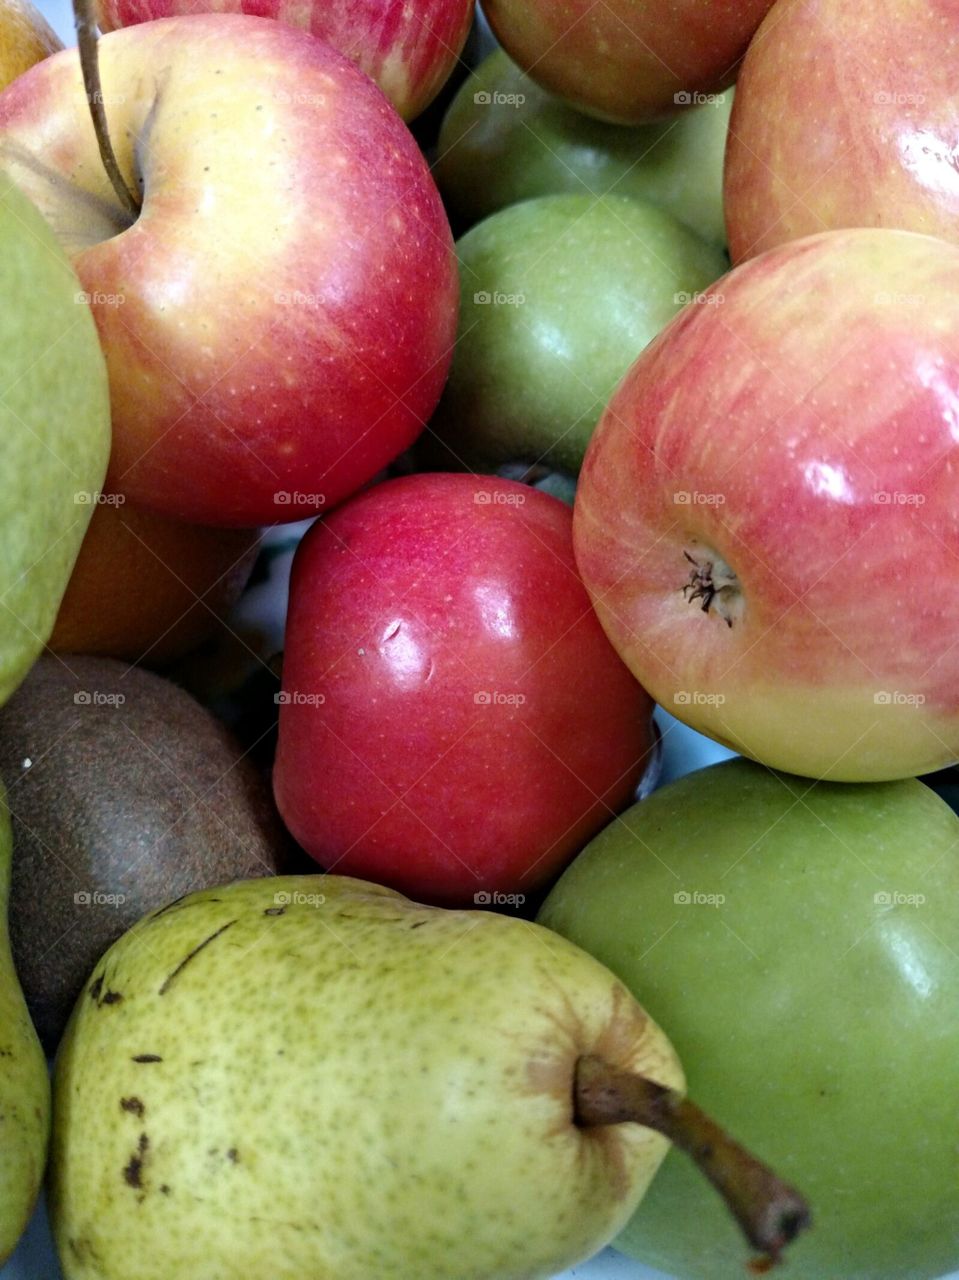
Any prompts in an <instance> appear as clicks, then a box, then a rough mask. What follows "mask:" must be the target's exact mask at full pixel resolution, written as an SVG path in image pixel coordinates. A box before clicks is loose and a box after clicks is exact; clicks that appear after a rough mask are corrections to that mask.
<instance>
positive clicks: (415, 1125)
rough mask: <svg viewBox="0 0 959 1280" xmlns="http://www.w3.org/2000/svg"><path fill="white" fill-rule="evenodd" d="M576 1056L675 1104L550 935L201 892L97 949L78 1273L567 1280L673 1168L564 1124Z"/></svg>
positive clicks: (646, 1133)
mask: <svg viewBox="0 0 959 1280" xmlns="http://www.w3.org/2000/svg"><path fill="white" fill-rule="evenodd" d="M586 1052H592V1053H601V1054H603V1055H605V1056H606V1057H608V1058H609V1059H610V1060H611V1061H613V1062H614V1063H615V1064H617V1065H621V1066H624V1067H626V1066H628V1067H632V1068H634V1069H641V1070H643V1071H645V1072H646V1073H647V1074H648V1075H650V1076H652V1077H653V1078H655V1079H657V1080H659V1081H661V1082H663V1083H664V1084H668V1085H674V1086H677V1087H682V1085H683V1079H682V1069H681V1067H680V1065H679V1062H678V1060H677V1058H676V1056H675V1054H674V1052H673V1050H672V1047H671V1046H670V1044H669V1042H668V1040H667V1039H666V1037H665V1035H664V1034H663V1032H662V1031H661V1030H660V1029H659V1028H658V1027H657V1026H656V1025H655V1024H654V1023H653V1022H652V1021H651V1020H650V1019H649V1018H648V1017H647V1016H646V1014H645V1013H644V1012H643V1011H642V1009H641V1008H640V1007H639V1005H637V1004H636V1003H635V1001H634V1000H633V999H632V997H631V996H629V994H628V993H627V992H626V989H625V988H624V987H623V986H622V985H621V984H620V983H619V981H618V980H617V979H616V978H614V977H613V975H612V974H610V973H609V972H608V970H606V969H605V968H604V967H603V966H601V965H600V964H599V963H598V962H596V961H595V960H593V959H592V958H591V957H589V956H587V955H586V953H585V952H582V951H580V950H579V949H578V948H576V947H574V946H572V945H571V944H569V943H567V942H565V941H564V940H563V939H561V938H559V937H557V936H556V935H554V934H552V933H550V932H549V931H548V930H545V929H543V928H541V927H539V926H536V925H532V924H528V923H526V922H525V921H521V920H517V919H510V918H506V917H503V916H498V915H494V914H491V913H483V912H466V911H459V912H452V911H443V910H440V909H437V908H430V907H423V906H419V905H417V904H415V903H412V902H410V901H409V900H408V899H406V898H403V897H402V896H400V895H399V894H397V893H394V892H393V891H391V890H389V889H385V888H381V887H379V886H375V885H370V884H365V883H363V882H361V881H357V880H349V879H346V878H342V877H336V876H302V877H280V878H274V879H268V880H256V881H246V882H241V883H238V884H233V885H230V886H229V887H227V888H223V889H215V890H208V891H204V892H201V893H195V894H192V895H190V896H189V897H187V898H184V899H183V900H182V901H180V902H178V903H174V904H171V906H169V907H168V908H166V909H163V910H161V911H158V912H155V913H154V914H153V915H151V916H147V917H146V918H145V919H144V920H143V921H141V922H140V924H139V925H137V926H135V927H134V928H133V929H132V930H131V931H130V932H129V933H127V934H125V935H124V937H123V938H121V939H120V940H119V941H118V942H117V943H115V944H114V946H113V947H112V948H111V949H110V950H109V951H108V952H107V954H106V955H105V956H104V958H103V959H102V960H101V962H100V963H99V964H98V965H97V967H96V969H95V971H94V973H93V974H92V976H91V978H90V980H89V982H88V983H87V985H86V987H85V990H84V992H83V994H82V995H81V997H80V1000H79V1002H78V1004H77V1007H76V1009H75V1011H74V1015H73V1018H72V1019H71V1023H70V1026H69V1028H68V1030H67V1034H66V1037H65V1039H64V1042H63V1045H62V1047H61V1051H60V1056H59V1059H58V1062H57V1069H56V1078H55V1093H54V1096H55V1103H54V1107H55V1138H54V1148H53V1155H52V1171H51V1201H52V1220H53V1225H54V1231H55V1234H56V1239H57V1245H58V1248H59V1251H60V1256H61V1260H62V1263H63V1268H64V1272H65V1275H66V1276H67V1277H68V1280H94V1277H95V1278H96V1280H130V1276H131V1275H132V1274H134V1273H135V1274H136V1276H137V1280H453V1278H455V1280H487V1278H488V1280H533V1278H534V1277H547V1276H551V1275H554V1274H555V1273H556V1272H557V1271H561V1270H563V1269H564V1268H565V1267H567V1266H570V1265H572V1264H573V1263H575V1262H577V1261H579V1260H581V1259H583V1258H584V1257H586V1256H588V1255H589V1254H591V1253H593V1252H595V1251H596V1250H598V1249H600V1248H601V1247H602V1246H603V1245H605V1244H606V1243H607V1242H608V1241H609V1240H610V1239H611V1238H612V1237H613V1235H615V1233H616V1232H617V1230H618V1229H619V1228H620V1227H621V1226H622V1225H623V1224H624V1223H625V1221H626V1220H627V1219H628V1218H629V1216H630V1214H631V1212H632V1211H633V1209H634V1208H635V1207H636V1205H637V1204H638V1202H639V1200H640V1198H641V1196H642V1194H643V1192H644V1190H645V1188H646V1186H647V1185H648V1183H649V1181H650V1180H651V1178H652V1176H653V1174H654V1173H655V1171H656V1168H657V1166H658V1165H659V1162H660V1160H661V1159H662V1156H663V1155H664V1154H665V1150H666V1143H665V1140H663V1139H662V1138H660V1137H659V1136H658V1135H657V1134H655V1133H653V1132H651V1131H650V1130H647V1129H644V1128H642V1127H640V1126H638V1125H620V1126H616V1127H615V1128H613V1127H610V1128H606V1129H594V1130H590V1131H586V1130H580V1129H578V1128H577V1127H576V1126H575V1125H574V1124H573V1123H572V1093H571V1086H572V1074H573V1066H574V1063H575V1061H576V1059H577V1057H578V1056H579V1055H580V1054H582V1053H586Z"/></svg>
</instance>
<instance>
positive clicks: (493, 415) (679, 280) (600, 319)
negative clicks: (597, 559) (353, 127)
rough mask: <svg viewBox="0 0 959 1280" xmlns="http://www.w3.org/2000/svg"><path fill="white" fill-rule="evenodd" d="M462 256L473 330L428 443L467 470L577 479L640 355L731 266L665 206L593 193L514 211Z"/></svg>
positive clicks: (465, 319) (462, 331) (463, 308)
mask: <svg viewBox="0 0 959 1280" xmlns="http://www.w3.org/2000/svg"><path fill="white" fill-rule="evenodd" d="M456 249H457V256H458V258H459V263H460V321H459V334H458V339H457V343H456V351H455V353H454V355H453V366H452V369H451V370H450V378H449V382H448V383H447V384H446V388H445V390H444V392H443V396H442V398H441V400H440V403H439V406H438V408H437V411H436V413H435V414H434V416H433V418H432V420H431V422H430V426H429V430H428V431H427V432H426V434H425V436H424V440H423V447H424V449H428V448H429V447H430V444H431V441H432V439H433V437H438V438H439V440H440V441H441V442H442V444H443V445H444V446H446V449H447V451H448V454H449V456H448V457H446V456H444V457H443V459H442V463H443V465H444V466H451V467H453V468H454V469H458V468H459V467H463V466H468V467H469V468H470V469H477V470H488V469H489V467H490V466H491V465H492V464H496V463H500V462H508V461H511V460H514V459H522V460H524V461H531V462H541V461H543V462H546V463H548V464H550V465H552V466H555V467H560V468H562V469H563V470H565V471H567V472H570V473H572V474H575V473H576V472H577V471H579V468H580V465H581V463H582V461H583V454H584V453H585V451H586V446H587V444H588V443H589V438H590V435H591V434H592V432H593V429H594V427H595V426H596V423H597V422H598V420H599V416H600V414H601V413H602V411H603V408H604V407H605V405H606V401H607V400H608V399H609V397H610V395H611V394H612V392H613V390H614V388H615V386H616V384H617V383H618V382H619V380H620V378H621V377H622V376H623V374H624V373H625V372H626V370H627V369H628V368H629V367H630V365H631V364H632V363H633V361H634V360H635V358H636V356H637V355H638V354H639V352H640V351H642V350H643V348H644V347H645V346H646V345H647V343H648V342H650V341H651V340H652V339H653V338H655V336H656V335H657V333H659V331H660V330H661V329H662V328H663V326H664V325H666V324H667V323H668V321H670V320H671V319H672V318H673V316H674V315H676V313H677V311H679V310H680V309H681V308H682V305H683V300H684V299H685V298H686V297H688V296H691V295H693V294H695V293H699V292H701V291H702V290H705V289H707V288H708V287H709V286H710V285H711V284H712V282H713V281H714V280H716V278H717V277H718V276H721V275H722V274H723V273H724V272H725V270H726V267H727V261H726V257H725V255H724V254H723V253H722V251H721V250H720V249H718V248H717V247H716V246H714V245H708V244H706V243H705V242H704V241H703V240H701V239H700V238H699V236H697V235H695V234H694V233H693V232H692V231H690V230H689V229H688V228H687V227H684V226H683V225H682V224H681V223H679V222H677V221H676V219H675V218H673V217H672V216H671V215H670V214H668V213H665V212H664V211H663V210H662V209H657V208H656V207H655V205H651V204H646V203H644V202H641V201H639V200H631V199H629V198H628V197H627V196H618V195H611V196H604V197H601V198H597V197H595V196H593V195H589V194H586V193H582V192H581V193H580V194H578V195H551V196H540V197H539V198H538V199H535V200H525V201H523V202H522V203H521V204H516V205H511V206H510V207H508V208H506V209H501V210H500V211H499V213H494V214H493V215H492V216H491V217H489V218H487V219H485V220H484V221H483V222H481V223H479V224H478V225H477V226H475V227H473V229H472V230H471V231H468V232H467V233H466V235H465V236H463V237H462V239H461V240H459V241H458V242H457V246H456ZM510 299H512V301H510Z"/></svg>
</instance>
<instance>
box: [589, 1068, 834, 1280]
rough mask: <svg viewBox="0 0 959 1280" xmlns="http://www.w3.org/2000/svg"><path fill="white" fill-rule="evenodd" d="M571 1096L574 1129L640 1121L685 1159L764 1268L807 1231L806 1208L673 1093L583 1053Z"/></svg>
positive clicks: (792, 1191) (759, 1163)
mask: <svg viewBox="0 0 959 1280" xmlns="http://www.w3.org/2000/svg"><path fill="white" fill-rule="evenodd" d="M574 1092H575V1098H574V1101H575V1118H576V1123H577V1124H578V1125H581V1126H584V1127H587V1128H590V1127H593V1126H598V1125H611V1124H625V1123H629V1122H632V1123H634V1124H642V1125H645V1126H646V1127H647V1128H648V1129H655V1130H656V1132H657V1133H661V1134H663V1136H664V1137H667V1138H668V1139H669V1140H670V1142H672V1143H674V1144H675V1146H677V1147H680V1148H681V1149H682V1150H683V1151H685V1152H686V1154H687V1155H689V1156H691V1157H692V1159H693V1160H695V1162H696V1164H697V1165H698V1167H699V1169H700V1170H701V1172H702V1173H704V1174H705V1175H706V1177H707V1178H708V1179H709V1181H710V1182H711V1183H712V1184H713V1186H714V1187H715V1188H716V1190H717V1191H718V1192H719V1194H720V1195H721V1196H722V1197H723V1199H724V1200H725V1201H726V1204H727V1206H728V1208H729V1210H730V1212H731V1213H732V1215H733V1217H734V1218H735V1219H736V1221H737V1222H738V1223H739V1225H740V1227H741V1228H742V1230H743V1233H744V1235H745V1236H746V1239H747V1240H748V1241H749V1243H750V1244H751V1245H752V1246H753V1248H754V1249H758V1250H759V1251H760V1252H761V1253H762V1254H763V1255H764V1256H765V1258H767V1259H768V1260H769V1262H770V1263H777V1262H779V1260H780V1254H781V1252H782V1250H783V1249H784V1248H785V1247H786V1245H788V1244H789V1243H790V1241H792V1240H794V1239H795V1238H796V1236H798V1235H799V1233H800V1232H801V1231H803V1230H805V1228H806V1227H808V1226H809V1223H810V1221H811V1215H810V1211H809V1205H808V1204H807V1203H806V1201H805V1200H804V1199H803V1197H802V1196H801V1195H800V1194H799V1192H798V1191H796V1190H795V1189H794V1188H793V1187H790V1186H789V1185H788V1184H787V1183H785V1182H783V1181H782V1180H781V1179H780V1178H778V1177H777V1176H776V1174H775V1173H773V1171H772V1169H770V1168H769V1167H768V1165H765V1164H763V1163H762V1161H761V1160H757V1159H756V1157H755V1156H754V1155H751V1154H750V1152H748V1151H747V1150H746V1149H745V1148H744V1147H741V1146H740V1145H739V1143H738V1142H735V1141H734V1140H733V1139H732V1138H731V1137H730V1136H729V1135H728V1134H727V1133H725V1132H724V1131H723V1130H722V1129H721V1128H720V1127H719V1125H718V1124H717V1123H716V1122H715V1120H712V1119H710V1117H709V1116H708V1115H706V1113H705V1112H704V1111H701V1110H700V1109H699V1107H697V1106H696V1104H695V1103H694V1102H690V1101H688V1099H686V1098H684V1097H683V1096H682V1095H681V1094H679V1093H677V1092H676V1091H675V1090H674V1089H667V1088H666V1087H665V1086H664V1085H661V1084H656V1083H655V1081H653V1080H647V1079H646V1077H645V1076H641V1075H636V1074H634V1073H633V1072H630V1071H621V1070H619V1068H617V1067H613V1066H611V1065H610V1064H609V1063H608V1062H606V1061H604V1060H603V1059H602V1058H599V1057H595V1056H592V1055H588V1056H585V1057H582V1058H580V1059H579V1061H578V1062H577V1064H576V1080H575V1086H574Z"/></svg>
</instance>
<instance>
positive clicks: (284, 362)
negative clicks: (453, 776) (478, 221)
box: [0, 14, 458, 525]
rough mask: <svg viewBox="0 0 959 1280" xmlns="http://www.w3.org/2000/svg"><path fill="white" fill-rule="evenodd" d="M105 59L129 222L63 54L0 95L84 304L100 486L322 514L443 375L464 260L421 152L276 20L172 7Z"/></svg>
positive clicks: (152, 505) (25, 174)
mask: <svg viewBox="0 0 959 1280" xmlns="http://www.w3.org/2000/svg"><path fill="white" fill-rule="evenodd" d="M99 53H100V70H101V78H102V93H103V101H104V106H105V109H106V112H107V116H108V122H109V128H110V133H111V136H112V140H113V143H114V146H115V148H116V150H117V152H118V159H119V164H120V167H121V170H122V172H123V174H124V176H125V179H126V182H127V185H128V186H129V187H130V188H131V189H133V190H138V191H139V192H141V194H142V209H141V211H140V213H139V216H138V217H136V219H135V220H134V221H133V222H132V225H131V220H130V218H129V216H128V215H127V214H126V212H125V211H124V209H123V208H122V206H121V204H120V201H119V200H118V198H117V196H116V194H115V193H114V190H113V188H112V186H111V185H110V182H109V181H108V178H107V175H106V173H105V170H104V167H103V165H102V163H101V161H100V157H99V154H98V150H97V142H96V138H95V136H94V132H93V128H92V127H91V122H90V111H89V103H88V100H87V96H86V93H85V91H84V87H83V81H82V78H81V72H80V62H79V57H78V55H77V52H76V50H70V51H68V52H64V53H60V54H55V55H54V56H53V57H52V58H48V59H47V60H46V61H45V62H43V63H41V64H40V65H39V66H36V67H34V68H33V69H32V70H31V71H29V72H27V74H26V75H24V76H21V77H20V79H19V80H17V81H15V82H14V83H13V84H12V85H10V86H9V87H8V88H7V89H6V90H5V91H4V92H3V93H2V94H0V162H2V164H3V166H4V167H5V168H6V170H7V171H8V172H9V174H10V176H11V177H12V178H13V180H14V181H15V182H16V183H17V184H18V185H19V186H20V187H22V189H23V190H24V191H25V192H26V194H27V195H28V196H29V197H30V198H31V199H32V200H33V201H34V203H35V204H36V205H37V206H38V207H39V208H40V210H41V212H42V213H43V214H44V215H45V216H46V218H47V220H48V221H49V222H50V223H51V225H52V226H53V227H54V229H55V230H56V233H57V235H58V237H59V239H60V241H61V243H62V244H63V245H64V246H65V247H66V249H67V250H68V252H69V253H70V255H71V257H72V259H73V263H74V266H75V268H76V270H77V273H78V274H79V276H80V278H81V280H82V282H83V286H84V289H85V290H86V292H87V294H88V297H89V301H90V304H91V306H92V309H93V314H94V317H95V319H96V322H97V325H98V328H99V333H100V339H101V342H102V345H103V349H104V353H105V355H106V359H107V366H108V369H109V375H110V391H111V410H112V416H113V454H112V458H111V465H110V475H109V487H110V489H111V491H114V492H119V493H122V494H124V495H125V496H126V497H128V498H129V499H130V500H131V501H133V502H135V503H137V504H138V505H140V506H143V507H145V508H148V509H150V510H154V511H157V512H158V513H160V514H163V515H167V516H170V517H173V518H178V519H182V520H188V521H192V522H195V523H198V524H225V525H229V524H232V525H256V524H271V523H273V522H275V521H277V520H296V519H300V518H302V517H303V516H304V515H315V514H316V512H317V511H318V510H320V509H324V508H328V507H330V506H332V505H334V504H335V503H336V502H338V501H340V500H341V499H342V498H344V497H346V496H347V495H348V494H349V493H351V492H353V491H354V490H355V489H357V488H359V487H360V486H361V485H362V484H364V483H365V482H366V481H367V480H369V479H370V478H371V477H372V476H373V475H374V474H375V473H376V472H377V471H378V470H379V469H380V468H381V467H383V466H384V465H385V464H386V463H387V462H389V461H390V459H391V458H393V457H395V456H396V455H397V454H398V453H400V452H401V451H402V450H403V449H405V448H406V447H407V446H408V445H409V444H410V443H411V442H412V440H413V439H414V438H415V436H416V435H417V434H418V433H419V431H420V430H421V428H422V426H423V423H424V422H425V420H426V419H427V417H428V416H429V414H430V413H431V411H432V409H433V407H434V405H435V403H436V400H437V399H438V397H439V393H440V390H441V388H442V385H443V382H444V380H445V377H446V370H447V365H448V363H449V358H450V354H451V347H452V343H453V338H454V334H455V329H456V309H457V294H458V290H457V281H456V268H455V259H454V254H453V245H452V237H451V235H450V231H449V225H448V223H447V220H446V215H445V214H444V212H443V208H442V204H441V202H440V198H439V194H438V192H437V190H436V187H435V185H434V183H433V180H432V178H431V177H430V174H429V170H428V168H427V165H426V162H425V160H424V159H423V157H422V155H421V154H420V152H419V150H418V149H417V147H416V144H415V143H414V141H413V139H412V137H411V136H410V134H409V131H408V130H407V128H406V127H405V125H404V124H403V122H402V121H401V120H400V118H399V116H398V115H397V114H396V112H395V111H394V110H393V108H392V107H391V106H390V104H389V103H388V102H387V100H386V99H385V98H384V97H383V95H382V94H381V92H380V91H379V89H377V88H376V86H375V85H373V84H372V83H371V82H370V80H369V79H368V78H367V77H366V76H364V75H363V74H362V73H361V72H360V71H358V70H357V68H356V67H355V66H354V64H353V63H352V62H350V61H349V60H348V59H347V58H345V57H343V55H342V54H340V53H337V52H336V51H335V50H334V49H332V48H331V47H330V46H328V45H326V44H324V43H323V42H322V41H320V40H316V39H314V38H313V37H312V36H310V35H308V34H307V33H306V32H304V31H297V30H294V29H293V28H292V27H289V26H286V25H284V24H283V23H279V22H273V21H270V20H268V19H265V18H252V17H245V16H241V15H236V14H203V15H199V16H195V17H180V18H166V19H161V20H159V21H157V22H150V23H144V24H141V25H139V26H134V27H130V28H128V29H126V30H123V31H117V32H113V33H112V34H110V35H107V36H105V37H103V39H102V40H101V41H100V47H99Z"/></svg>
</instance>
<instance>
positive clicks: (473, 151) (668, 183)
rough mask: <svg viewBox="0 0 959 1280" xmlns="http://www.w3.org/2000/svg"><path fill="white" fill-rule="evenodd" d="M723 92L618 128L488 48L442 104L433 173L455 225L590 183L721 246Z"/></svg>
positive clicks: (583, 189)
mask: <svg viewBox="0 0 959 1280" xmlns="http://www.w3.org/2000/svg"><path fill="white" fill-rule="evenodd" d="M483 95H489V98H488V100H485V99H484V97H483ZM478 96H479V98H480V100H479V101H477V97H478ZM732 97H733V94H732V90H730V91H729V92H728V93H726V94H724V95H722V99H721V100H720V101H718V102H717V103H716V104H714V105H705V106H701V107H696V108H695V109H693V110H691V111H687V112H684V114H683V115H681V116H679V117H677V118H676V119H675V120H668V121H659V122H657V123H654V124H647V125H638V126H636V127H635V128H632V129H630V128H624V127H623V126H622V125H614V124H606V123H605V122H604V121H602V120H595V119H592V118H591V117H590V116H585V115H583V113H582V112H581V111H575V110H573V108H572V107H568V106H567V105H566V103H565V102H563V101H562V100H561V99H560V98H557V97H556V96H555V95H554V94H551V93H548V92H547V91H546V90H545V89H541V88H540V86H539V85H538V84H537V83H536V82H535V81H534V80H532V79H530V77H529V76H528V75H525V74H524V73H523V72H522V71H520V69H519V67H517V66H516V65H515V64H514V63H512V62H510V60H509V58H508V57H507V56H506V54H505V53H504V52H503V50H502V49H497V50H496V51H495V52H494V53H491V54H490V55H489V57H487V58H486V59H484V61H483V62H482V63H481V65H480V66H478V67H477V68H476V70H475V71H474V72H473V74H472V75H471V76H470V77H469V79H468V80H466V81H465V82H464V83H463V85H462V86H461V87H460V90H459V92H458V93H457V95H456V97H455V98H454V100H453V102H452V104H451V106H450V108H449V111H447V113H446V116H445V117H444V119H443V125H442V128H441V129H440V136H439V143H438V146H437V160H436V163H435V165H434V166H433V176H434V178H435V179H436V183H437V186H438V187H439V189H440V191H441V192H442V195H443V200H444V202H445V204H446V207H447V209H448V210H449V213H450V218H451V220H452V221H453V224H454V227H461V228H462V229H464V230H465V229H466V228H467V227H470V226H472V224H473V223H475V222H479V221H480V219H481V218H485V217H487V216H488V215H489V214H491V213H496V211H497V210H498V209H504V208H505V207H506V206H507V205H510V204H516V203H517V202H518V201H520V200H529V199H531V198H532V197H534V196H545V195H552V194H553V193H558V192H568V193H571V194H584V193H589V192H591V193H592V194H593V195H596V196H605V195H618V196H633V197H636V198H638V199H640V200H646V201H649V203H650V204H655V205H658V206H659V207H660V208H661V209H665V210H666V212H667V213H671V214H672V215H673V217H674V218H678V219H679V221H680V222H682V223H684V224H685V225H686V226H688V227H690V228H691V229H692V230H693V231H695V232H696V233H697V234H698V235H700V236H702V237H703V239H704V240H708V241H709V242H710V243H714V244H718V245H724V244H725V242H726V228H725V224H724V221H723V153H724V150H725V146H726V129H727V125H728V123H729V113H730V110H731V109H732Z"/></svg>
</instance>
